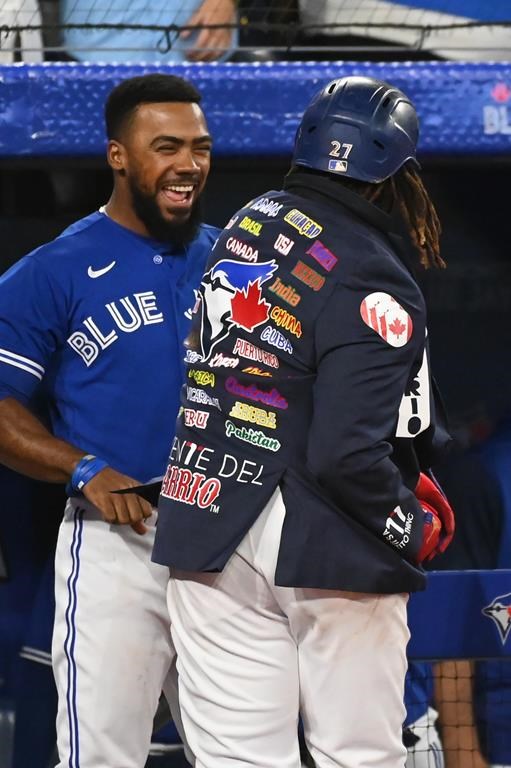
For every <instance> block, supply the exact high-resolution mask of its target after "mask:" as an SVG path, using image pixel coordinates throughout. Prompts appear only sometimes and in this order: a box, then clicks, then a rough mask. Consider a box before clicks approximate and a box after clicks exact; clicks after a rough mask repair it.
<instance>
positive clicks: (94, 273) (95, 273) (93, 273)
mask: <svg viewBox="0 0 511 768" xmlns="http://www.w3.org/2000/svg"><path fill="white" fill-rule="evenodd" d="M112 267H115V261H112V263H111V264H108V265H107V266H106V267H103V269H92V267H89V269H88V270H87V274H88V275H89V277H92V278H93V279H94V278H95V277H101V275H106V273H107V272H110V270H111V269H112Z"/></svg>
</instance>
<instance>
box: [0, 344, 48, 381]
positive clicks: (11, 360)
mask: <svg viewBox="0 0 511 768" xmlns="http://www.w3.org/2000/svg"><path fill="white" fill-rule="evenodd" d="M0 361H1V362H3V363H7V365H12V366H14V367H15V368H21V369H22V370H23V371H27V372H28V373H31V374H32V376H35V377H36V378H38V379H39V381H42V378H43V374H44V368H43V366H42V365H39V363H36V362H35V361H34V360H30V359H29V358H28V357H23V355H17V354H15V353H14V352H9V350H8V349H1V348H0ZM39 371H40V373H39Z"/></svg>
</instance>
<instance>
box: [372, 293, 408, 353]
mask: <svg viewBox="0 0 511 768" xmlns="http://www.w3.org/2000/svg"><path fill="white" fill-rule="evenodd" d="M360 315H361V317H362V320H363V321H364V323H365V324H366V325H368V326H369V328H372V330H373V331H376V333H377V334H378V335H379V336H381V338H382V339H384V340H385V341H386V342H387V344H390V346H391V347H404V345H405V344H406V343H407V342H408V340H409V339H410V337H411V335H412V331H413V322H412V318H411V317H410V315H409V314H408V312H407V311H406V310H405V309H403V307H402V306H401V304H399V302H397V301H396V300H395V299H394V298H393V297H392V296H391V295H390V294H389V293H383V292H376V293H370V294H369V295H368V296H366V297H365V299H364V300H363V301H362V303H361V304H360Z"/></svg>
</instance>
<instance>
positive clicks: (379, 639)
mask: <svg viewBox="0 0 511 768" xmlns="http://www.w3.org/2000/svg"><path fill="white" fill-rule="evenodd" d="M284 515H285V509H284V504H283V501H282V496H281V494H280V491H278V490H277V491H276V492H275V493H274V494H273V496H272V498H271V500H270V502H269V503H268V505H267V506H266V508H265V510H264V511H263V513H262V514H261V516H260V517H259V519H258V520H257V522H256V523H255V525H254V526H253V527H252V528H251V530H250V531H249V533H248V534H247V535H246V536H245V538H244V539H243V541H242V543H241V544H240V546H239V547H238V549H237V550H236V552H235V553H234V554H233V556H232V557H231V558H230V560H229V562H228V563H227V566H226V568H225V569H224V571H223V572H222V573H219V574H211V573H193V574H192V573H185V572H178V571H174V572H171V575H172V576H174V578H171V580H170V583H169V592H168V600H169V604H170V603H171V604H172V635H173V638H174V642H175V645H176V649H177V652H178V662H177V663H178V671H179V695H180V704H181V715H182V718H183V724H184V727H185V732H186V736H187V739H188V742H189V744H190V747H191V749H192V751H193V753H194V754H195V757H196V768H223V767H224V766H227V765H228V766H229V768H241V766H257V768H299V766H300V758H299V750H298V741H297V725H298V714H299V712H300V713H301V715H302V720H303V725H304V735H305V739H306V742H307V746H308V748H309V750H310V752H311V755H312V757H313V759H314V760H315V763H316V766H317V768H333V767H334V766H338V767H339V768H340V767H341V766H342V768H369V766H370V767H371V768H403V766H404V765H405V760H406V748H405V747H404V746H403V741H402V723H403V720H404V718H405V708H404V704H403V689H404V679H405V674H406V669H407V660H406V653H405V651H406V644H407V642H408V639H409V632H408V627H407V622H406V603H407V596H406V595H403V594H400V595H370V594H360V593H354V592H342V591H334V590H321V589H292V588H287V587H276V586H275V584H274V574H275V565H276V561H277V554H278V549H279V542H280V534H281V528H282V523H283V520H284Z"/></svg>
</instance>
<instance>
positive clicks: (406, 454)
mask: <svg viewBox="0 0 511 768" xmlns="http://www.w3.org/2000/svg"><path fill="white" fill-rule="evenodd" d="M410 247H411V246H410ZM409 259H410V254H408V252H407V248H406V247H405V241H404V240H403V239H401V238H399V236H397V235H396V234H395V233H393V232H392V219H391V218H390V217H389V216H387V215H386V214H385V213H383V212H382V211H380V210H379V209H377V208H376V207H375V206H373V205H371V204H370V203H368V202H367V201H366V200H364V199H363V198H361V197H359V196H357V195H355V194H354V193H352V192H351V191H349V190H347V189H346V188H345V187H343V186H342V185H340V184H338V183H336V182H335V181H334V180H331V179H330V178H328V177H326V176H321V175H318V174H310V173H308V172H303V171H296V170H295V171H293V172H292V173H291V174H290V175H289V176H288V179H287V180H286V184H285V188H284V189H283V190H282V191H269V192H267V193H265V194H264V195H262V196H261V197H259V198H257V199H256V200H253V201H251V202H249V203H248V204H247V205H246V206H245V207H244V208H242V209H241V210H240V211H238V212H237V213H236V214H235V215H234V216H233V217H232V218H231V220H230V221H229V223H228V224H227V226H226V228H225V229H224V231H223V232H222V234H221V235H220V237H219V239H218V241H217V243H216V245H215V246H214V249H213V251H212V253H211V255H210V258H209V261H208V264H207V267H206V271H205V274H204V276H203V279H202V282H201V285H200V288H199V290H198V294H197V301H196V305H195V308H194V316H193V322H192V331H191V334H190V336H189V338H188V340H187V346H186V350H185V351H184V356H185V362H186V383H185V385H184V386H183V389H182V396H181V408H180V412H179V417H178V420H177V426H176V436H175V438H174V441H173V444H172V448H171V451H170V457H169V464H168V468H167V472H166V475H165V477H164V479H163V483H162V486H161V495H160V500H159V521H158V528H157V533H156V541H155V547H154V552H153V560H154V561H155V562H157V563H161V564H165V565H170V566H174V567H176V568H179V569H184V570H191V571H219V570H221V569H222V568H223V567H224V566H225V564H226V562H227V560H228V559H229V557H230V556H231V555H232V553H233V552H234V550H235V549H236V547H237V546H238V544H239V542H240V541H241V539H242V538H243V536H244V535H245V534H246V532H247V531H248V530H249V528H250V527H251V526H252V524H253V523H254V521H255V520H256V518H257V517H258V515H259V514H260V512H261V511H262V509H263V508H264V506H265V504H266V503H267V501H268V499H269V498H270V497H271V495H272V493H273V491H274V490H275V488H276V487H277V486H279V487H280V488H281V491H282V495H283V499H284V504H285V507H286V516H285V522H284V526H283V530H282V537H281V543H280V551H279V558H278V564H277V569H276V574H275V582H276V584H278V585H282V586H295V587H320V588H330V589H343V590H352V591H360V592H372V593H392V592H407V591H413V590H417V589H422V588H423V587H424V584H425V575H424V572H423V570H422V569H421V568H420V567H419V566H417V565H416V564H415V559H416V554H417V552H418V550H419V548H420V545H421V541H422V526H423V513H422V510H421V508H420V506H419V503H418V501H417V499H416V498H415V496H414V492H413V489H414V487H415V485H416V483H417V479H418V474H419V471H420V470H421V469H422V470H424V469H427V467H429V466H430V465H431V464H432V463H433V462H434V461H436V460H437V459H438V455H439V451H440V450H441V449H442V447H443V446H445V445H446V444H447V442H448V441H449V438H448V435H447V433H446V431H445V429H444V427H443V419H442V418H441V417H439V404H438V402H437V399H436V397H435V395H434V391H433V387H432V380H431V375H430V365H429V356H428V344H427V329H426V309H425V305H424V299H423V296H422V293H421V290H420V288H419V286H418V284H417V282H416V279H415V278H414V276H413V274H412V269H411V267H410V265H409V263H408V261H409Z"/></svg>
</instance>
